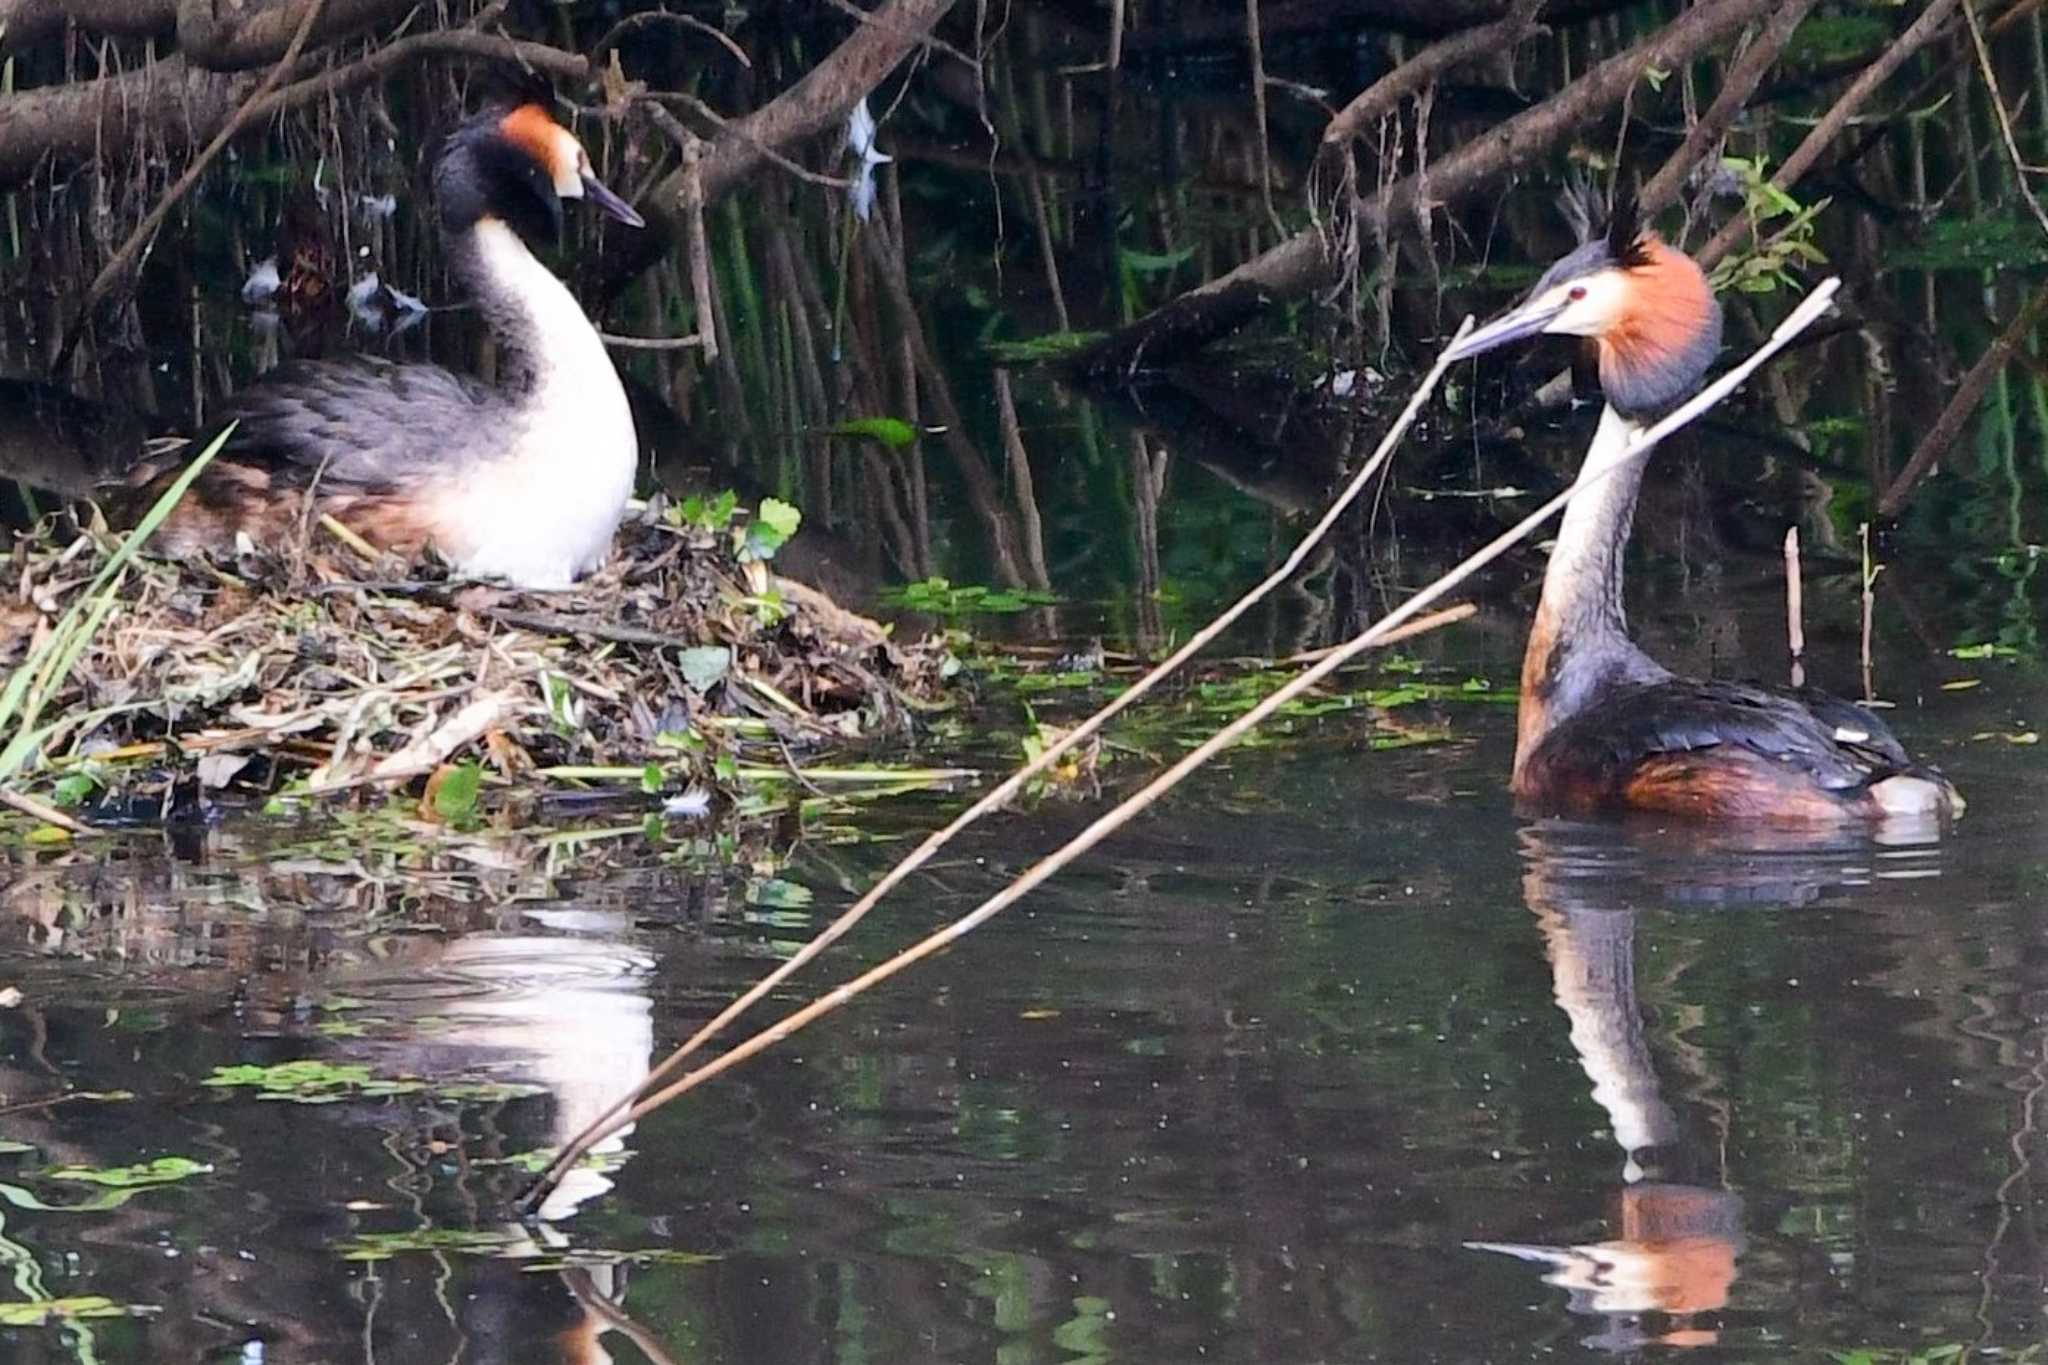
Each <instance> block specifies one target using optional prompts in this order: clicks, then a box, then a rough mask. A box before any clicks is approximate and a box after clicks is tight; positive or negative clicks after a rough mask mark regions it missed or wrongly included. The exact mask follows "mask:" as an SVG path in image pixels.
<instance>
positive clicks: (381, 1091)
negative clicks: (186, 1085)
mask: <svg viewBox="0 0 2048 1365" xmlns="http://www.w3.org/2000/svg"><path fill="white" fill-rule="evenodd" d="M200 1084H201V1085H210V1086H214V1087H217V1088H220V1089H249V1090H254V1091H256V1092H257V1096H256V1097H257V1098H258V1099H264V1100H289V1101H291V1102H292V1103H294V1104H333V1103H334V1102H335V1101H336V1100H346V1099H378V1098H382V1097H385V1096H390V1095H411V1094H416V1093H417V1092H419V1091H422V1090H425V1089H426V1088H427V1083H426V1082H425V1081H422V1080H418V1079H415V1078H413V1077H409V1076H405V1077H392V1076H377V1075H374V1074H373V1073H372V1072H371V1071H370V1068H369V1065H368V1064H367V1063H363V1062H322V1061H315V1060H311V1059H308V1060H305V1061H297V1062H278V1063H276V1064H274V1065H271V1066H256V1065H246V1066H217V1067H215V1068H214V1069H213V1074H212V1075H211V1076H208V1077H207V1078H206V1079H205V1080H203V1081H201V1082H200Z"/></svg>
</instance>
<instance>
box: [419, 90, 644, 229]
mask: <svg viewBox="0 0 2048 1365" xmlns="http://www.w3.org/2000/svg"><path fill="white" fill-rule="evenodd" d="M434 197H435V199H436V200H437V201H438V202H439V204H440V209H441V226H442V228H443V229H444V230H445V231H447V232H450V233H459V232H464V231H467V230H468V229H469V228H471V227H474V226H475V225H476V224H477V222H478V221H480V220H481V219H484V218H498V219H502V220H504V221H505V222H507V223H509V224H511V226H512V227H513V229H514V230H515V231H518V232H519V233H520V234H521V235H522V236H529V237H533V236H538V237H541V238H543V239H545V240H548V241H553V240H555V239H556V238H558V237H560V236H561V230H562V201H563V200H564V199H587V200H588V201H590V202H591V203H593V204H595V205H597V207H599V208H601V209H603V210H604V211H605V212H606V213H608V214H610V215H611V216H612V217H613V218H616V219H618V220H619V221H620V222H622V223H625V224H626V225H627V226H629V227H644V226H645V225H646V220H645V219H643V218H641V216H640V215H639V214H638V213H635V212H634V211H633V206H632V205H630V204H628V203H627V202H626V201H625V200H623V199H621V198H619V196H617V195H616V194H613V193H612V192H611V191H610V190H608V189H606V188H605V186H604V183H603V182H602V181H600V180H599V179H598V178H597V177H596V176H595V175H593V174H592V173H591V170H590V156H589V154H588V153H587V152H585V151H584V150H583V144H582V143H580V142H578V141H577V140H576V135H575V134H574V133H571V132H570V131H569V130H568V129H567V128H564V127H563V126H562V125H561V124H559V123H557V122H555V120H554V116H553V115H551V114H550V113H548V110H547V106H546V105H544V104H542V103H540V102H539V101H537V100H528V101H525V102H522V103H519V104H514V105H510V106H502V105H501V106H498V107H494V108H491V109H487V110H485V111H484V112H483V113H481V114H478V115H476V116H474V117H473V118H471V119H469V120H468V121H467V122H465V123H464V124H463V125H462V126H461V127H459V128H457V129H456V130H455V131H454V132H453V133H451V134H449V135H448V140H447V142H446V143H445V144H443V146H442V148H441V155H440V158H439V160H437V161H436V162H435V163H434Z"/></svg>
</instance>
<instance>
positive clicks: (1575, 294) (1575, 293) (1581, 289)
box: [1570, 284, 1586, 303]
mask: <svg viewBox="0 0 2048 1365" xmlns="http://www.w3.org/2000/svg"><path fill="white" fill-rule="evenodd" d="M1584 297H1586V286H1585V285H1583V284H1575V285H1573V286H1572V292H1571V295H1570V298H1571V300H1572V302H1573V303H1577V302H1578V301H1579V300H1580V299H1582V298H1584Z"/></svg>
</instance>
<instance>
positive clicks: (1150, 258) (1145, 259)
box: [1117, 246, 1195, 275]
mask: <svg viewBox="0 0 2048 1365" xmlns="http://www.w3.org/2000/svg"><path fill="white" fill-rule="evenodd" d="M1194 256H1195V249H1194V248H1193V247H1192V246H1185V247H1182V248H1181V249H1180V250H1179V251H1169V252H1167V253H1165V254H1164V255H1154V254H1153V253H1151V252H1149V251H1132V250H1130V249H1129V248H1128V247H1127V248H1125V249H1124V250H1122V251H1119V252H1118V253H1117V259H1118V260H1120V261H1121V262H1123V265H1124V268H1125V269H1127V270H1135V271H1137V272H1138V273H1139V274H1141V275H1145V274H1157V273H1158V272H1160V271H1164V270H1171V269H1173V268H1174V267H1175V266H1177V265H1185V264H1186V263H1187V262H1189V261H1191V260H1193V259H1194Z"/></svg>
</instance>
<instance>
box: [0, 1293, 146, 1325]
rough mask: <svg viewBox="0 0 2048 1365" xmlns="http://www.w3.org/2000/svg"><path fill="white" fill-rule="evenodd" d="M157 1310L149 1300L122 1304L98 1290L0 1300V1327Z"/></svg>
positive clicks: (112, 1316)
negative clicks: (69, 1295) (57, 1296)
mask: <svg viewBox="0 0 2048 1365" xmlns="http://www.w3.org/2000/svg"><path fill="white" fill-rule="evenodd" d="M160 1311H161V1310H160V1309H158V1308H157V1307H155V1306H154V1305H152V1304H146V1303H128V1304H122V1303H116V1302H114V1301H113V1300H112V1299H109V1298H106V1297H104V1296H103V1295H99V1294H79V1295H76V1296H74V1297H72V1298H68V1299H31V1300H30V1301H28V1302H26V1303H0V1327H44V1326H48V1325H49V1324H50V1323H53V1322H62V1321H64V1320H66V1319H71V1318H135V1317H145V1316H147V1315H149V1314H151V1313H156V1312H160Z"/></svg>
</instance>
